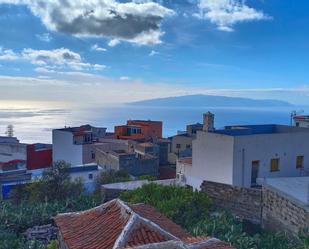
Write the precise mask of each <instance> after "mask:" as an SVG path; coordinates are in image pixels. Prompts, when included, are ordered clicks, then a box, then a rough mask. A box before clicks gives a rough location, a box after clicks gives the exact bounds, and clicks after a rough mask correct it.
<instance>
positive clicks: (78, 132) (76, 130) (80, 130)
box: [56, 124, 106, 136]
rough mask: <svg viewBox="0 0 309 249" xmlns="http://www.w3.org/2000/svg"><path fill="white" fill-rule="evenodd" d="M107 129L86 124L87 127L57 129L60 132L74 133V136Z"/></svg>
mask: <svg viewBox="0 0 309 249" xmlns="http://www.w3.org/2000/svg"><path fill="white" fill-rule="evenodd" d="M93 128H95V129H105V130H106V128H103V127H94V126H92V125H89V124H86V125H81V126H76V127H65V128H61V129H56V130H60V131H67V132H71V133H74V135H77V136H78V135H82V134H84V133H87V132H92V129H93Z"/></svg>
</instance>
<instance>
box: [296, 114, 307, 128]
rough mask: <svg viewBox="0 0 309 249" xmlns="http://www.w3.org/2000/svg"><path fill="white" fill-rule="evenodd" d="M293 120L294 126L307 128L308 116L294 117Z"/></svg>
mask: <svg viewBox="0 0 309 249" xmlns="http://www.w3.org/2000/svg"><path fill="white" fill-rule="evenodd" d="M293 120H294V125H295V126H297V127H304V128H309V116H303V115H302V116H294V117H293Z"/></svg>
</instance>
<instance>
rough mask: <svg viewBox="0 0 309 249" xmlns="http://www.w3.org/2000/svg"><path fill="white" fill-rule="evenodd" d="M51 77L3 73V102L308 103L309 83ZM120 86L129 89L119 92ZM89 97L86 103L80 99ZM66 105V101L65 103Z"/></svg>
mask: <svg viewBox="0 0 309 249" xmlns="http://www.w3.org/2000/svg"><path fill="white" fill-rule="evenodd" d="M49 76H50V77H49V78H43V79H42V78H38V77H17V76H16V77H13V76H1V75H0V89H2V90H1V91H0V99H1V101H6V100H10V101H13V100H14V101H15V100H16V101H17V100H18V101H21V100H23V101H49V102H52V101H55V102H63V101H65V103H66V104H68V105H69V106H70V105H75V106H78V107H87V105H89V106H92V107H93V106H100V105H102V104H109V103H110V104H112V103H127V102H130V101H138V100H143V99H151V98H163V97H170V96H181V95H190V94H210V95H220V96H234V97H249V98H255V99H267V98H269V99H274V98H275V99H279V100H280V99H281V100H285V101H290V102H291V103H295V104H308V97H309V85H307V86H306V85H305V86H299V87H295V88H281V87H278V88H256V89H253V88H252V89H250V88H249V89H235V88H234V89H216V88H208V87H207V86H197V85H195V86H194V85H180V84H168V83H157V82H143V81H140V80H132V79H128V80H120V79H115V78H108V77H103V76H100V75H95V74H91V73H85V72H76V71H72V72H57V73H55V74H51V75H49ZM119 89H126V90H125V91H119ZM80 99H87V101H86V102H85V101H84V102H81V101H78V100H80ZM64 105H65V104H64Z"/></svg>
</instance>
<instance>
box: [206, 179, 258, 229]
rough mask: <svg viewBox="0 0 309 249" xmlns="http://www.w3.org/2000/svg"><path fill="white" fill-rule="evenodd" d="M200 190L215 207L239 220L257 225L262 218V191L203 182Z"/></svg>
mask: <svg viewBox="0 0 309 249" xmlns="http://www.w3.org/2000/svg"><path fill="white" fill-rule="evenodd" d="M201 190H202V191H203V192H205V193H207V195H208V196H209V197H210V198H211V199H212V200H213V202H214V204H215V206H217V207H218V208H222V209H225V210H227V211H229V212H231V213H233V214H234V215H236V216H238V217H240V218H241V219H245V220H249V221H251V222H252V223H255V224H259V223H260V222H261V217H262V191H261V190H260V189H252V188H240V187H234V186H231V185H227V184H222V183H216V182H210V181H204V182H203V184H202V186H201Z"/></svg>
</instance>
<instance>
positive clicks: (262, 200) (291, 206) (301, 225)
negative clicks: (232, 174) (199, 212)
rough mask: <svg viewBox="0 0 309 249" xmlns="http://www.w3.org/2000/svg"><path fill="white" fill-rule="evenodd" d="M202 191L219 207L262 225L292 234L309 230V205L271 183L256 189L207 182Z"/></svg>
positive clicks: (202, 186)
mask: <svg viewBox="0 0 309 249" xmlns="http://www.w3.org/2000/svg"><path fill="white" fill-rule="evenodd" d="M201 190H202V191H204V192H205V193H207V194H208V196H209V197H210V198H211V199H212V200H213V202H214V205H215V206H216V207H218V208H221V209H225V210H227V211H229V212H231V213H232V214H233V215H235V216H237V217H239V218H241V219H245V220H249V221H251V222H252V223H255V224H261V225H262V227H263V228H265V229H268V230H273V231H281V232H287V233H288V234H290V235H297V234H298V233H299V232H300V231H303V230H307V231H308V230H309V206H308V205H305V204H303V203H301V202H298V201H297V200H294V199H293V198H290V197H289V196H288V195H285V194H283V193H281V192H279V191H277V190H276V189H274V188H272V187H270V186H267V185H266V186H263V188H262V189H253V188H242V187H235V186H231V185H227V184H222V183H216V182H209V181H204V182H203V184H202V185H201Z"/></svg>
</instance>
